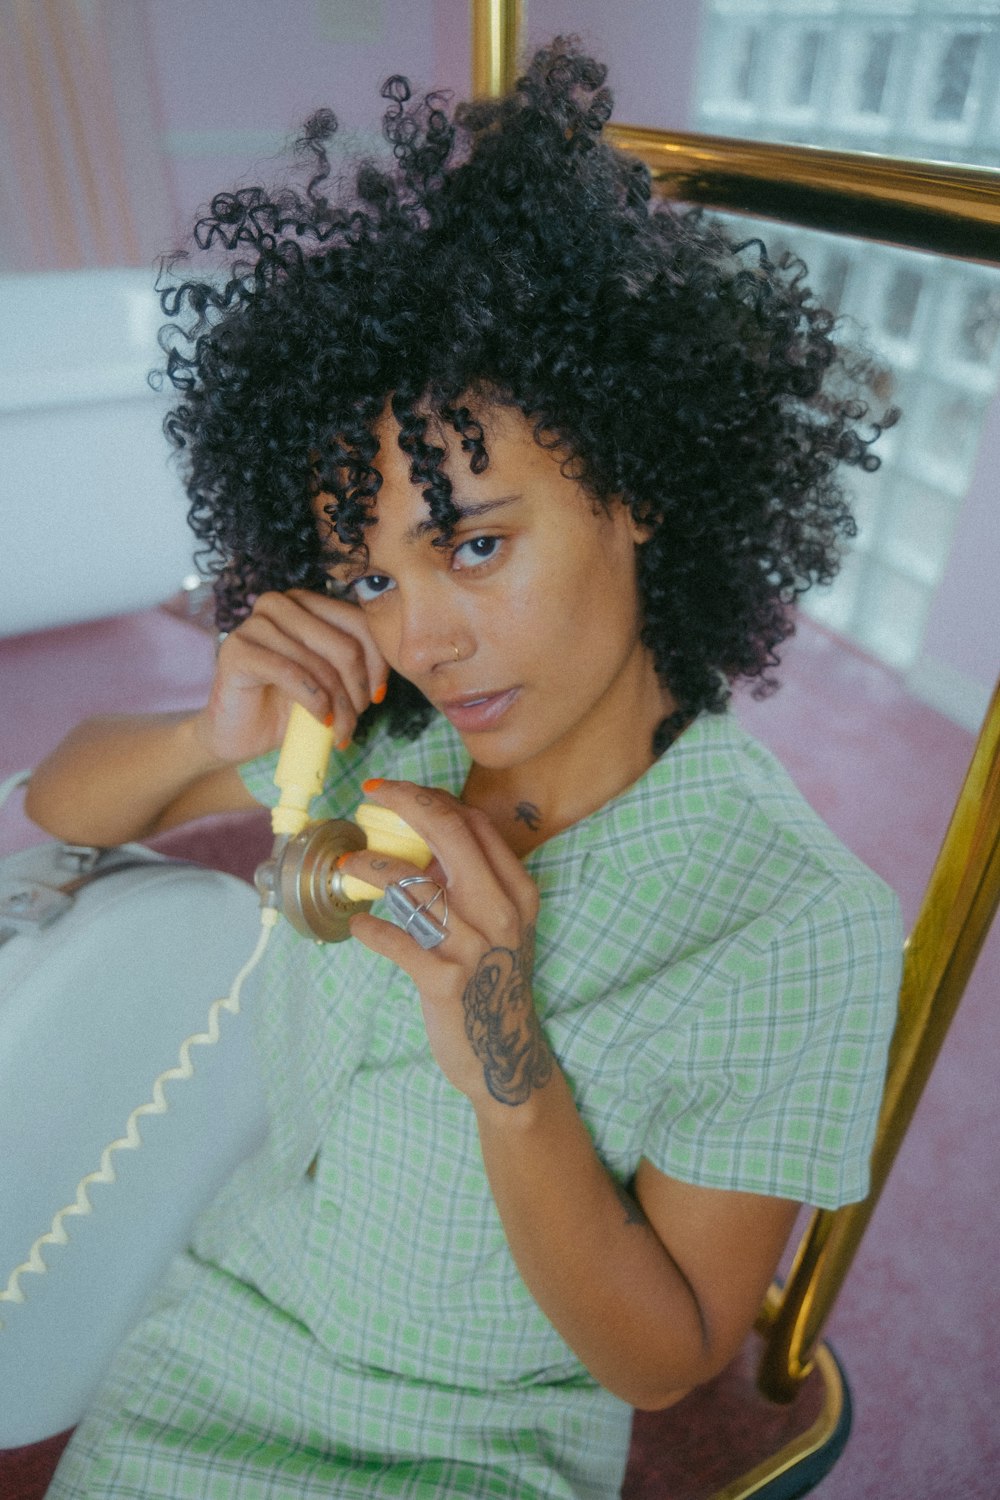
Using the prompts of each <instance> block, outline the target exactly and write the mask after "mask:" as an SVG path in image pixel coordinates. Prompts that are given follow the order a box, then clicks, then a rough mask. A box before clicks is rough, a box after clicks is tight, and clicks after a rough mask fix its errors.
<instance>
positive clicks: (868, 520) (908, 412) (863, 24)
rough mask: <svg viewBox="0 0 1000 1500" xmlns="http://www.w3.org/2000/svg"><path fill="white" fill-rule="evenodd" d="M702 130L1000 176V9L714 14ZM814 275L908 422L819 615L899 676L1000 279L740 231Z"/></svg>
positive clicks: (750, 4) (965, 452)
mask: <svg viewBox="0 0 1000 1500" xmlns="http://www.w3.org/2000/svg"><path fill="white" fill-rule="evenodd" d="M703 35H704V44H703V48H702V58H701V66H700V71H699V80H698V84H697V88H696V118H695V129H699V130H703V131H705V132H707V133H710V134H717V135H735V136H749V137H751V138H754V139H758V140H783V141H797V142H800V143H803V144H809V145H817V146H829V147H834V148H838V147H839V148H843V149H846V150H866V149H867V150H876V151H879V152H882V153H884V154H887V155H902V156H912V157H933V158H937V159H939V160H953V161H965V162H972V163H976V164H980V165H985V166H1000V5H998V4H997V3H996V0H964V3H963V0H704V27H703ZM732 225H733V229H734V232H736V233H737V234H738V235H739V236H740V238H747V237H749V236H751V235H755V234H756V235H759V236H760V238H761V239H762V240H763V241H764V243H765V244H766V245H767V247H768V252H769V254H770V255H771V256H772V257H773V258H777V257H778V256H779V255H780V254H781V252H782V251H783V250H785V249H790V250H792V251H793V252H794V253H796V254H798V255H800V256H801V257H802V259H803V260H805V262H806V263H807V265H808V267H809V281H810V284H811V285H812V287H813V288H814V289H815V291H816V294H817V296H818V297H820V298H821V300H822V301H823V302H824V303H825V304H826V305H827V306H828V307H829V308H831V309H832V310H833V311H835V312H837V313H838V314H839V315H840V316H841V319H842V325H841V326H842V327H843V329H844V336H845V337H847V338H851V339H853V338H856V337H857V336H858V335H859V334H860V335H861V336H862V337H863V339H864V341H865V342H866V343H867V345H868V346H869V347H870V348H871V349H872V352H873V353H874V354H876V355H877V356H879V357H880V358H881V360H882V361H883V362H884V363H885V365H886V367H887V369H888V370H889V371H890V372H891V379H892V383H893V394H892V399H893V400H894V401H896V402H898V404H899V405H900V406H901V407H902V408H903V413H904V415H903V420H902V422H901V423H900V424H899V426H898V427H896V428H895V429H893V430H892V431H891V432H889V433H887V434H886V435H885V436H884V437H883V439H882V440H881V442H880V444H879V450H878V451H879V452H880V455H881V457H882V467H881V469H880V470H879V471H878V473H877V474H876V475H874V476H869V475H854V474H850V475H849V476H848V484H849V486H850V488H851V491H852V498H853V500H854V504H855V511H856V516H857V520H858V537H857V540H856V542H855V543H854V544H852V547H851V549H850V552H849V554H848V556H847V558H846V560H845V563H844V566H843V568H842V571H841V573H840V575H839V577H838V579H837V581H836V583H835V584H834V585H833V587H832V588H829V589H825V590H814V591H813V592H812V593H811V594H810V595H808V596H807V598H806V601H805V607H806V608H807V609H808V611H809V613H810V614H812V615H813V616H814V617H816V618H818V619H821V620H822V621H823V622H824V623H826V624H828V625H829V626H830V627H831V628H832V629H835V630H837V631H839V632H841V633H842V634H844V635H847V636H849V637H850V638H852V639H854V640H856V641H857V642H858V643H859V644H860V645H861V646H862V647H864V648H865V649H866V650H868V651H870V652H872V653H873V654H874V655H876V656H878V657H880V658H881V659H882V660H884V661H886V662H887V663H889V664H890V665H892V666H893V667H896V668H898V669H899V670H901V671H904V672H905V671H906V670H907V669H908V668H910V667H911V666H913V665H914V663H915V662H916V661H917V659H918V657H919V655H920V650H921V646H922V641H923V632H924V627H925V622H926V619H927V615H928V611H929V609H930V604H931V600H932V598H933V595H934V590H935V588H936V587H937V585H938V583H939V581H940V579H941V576H942V573H943V571H944V566H945V562H946V560H947V557H948V552H949V548H950V545H951V540H952V536H953V533H954V530H955V525H956V521H957V518H958V513H959V509H960V507H961V504H962V501H963V499H964V496H965V494H966V491H967V489H968V486H969V481H970V478H971V475H972V469H973V465H974V463H975V457H976V449H977V445H978V440H979V434H980V431H981V427H982V422H983V418H984V415H985V413H986V410H987V408H988V406H989V404H990V403H991V401H992V400H993V398H994V395H995V392H996V390H997V386H998V384H1000V270H995V269H992V268H988V267H982V266H977V265H973V264H964V263H961V262H957V261H952V262H949V261H947V260H943V259H941V258H938V257H935V256H929V255H919V254H916V253H914V252H910V251H903V250H894V249H892V248H890V247H886V246H879V245H874V244H869V243H864V242H861V241H852V240H850V239H846V238H844V237H842V236H832V235H824V234H820V233H817V232H815V231H811V230H803V229H799V228H793V227H792V226H787V225H782V224H775V223H773V222H766V221H761V220H751V219H748V218H746V217H744V216H742V215H740V216H736V215H734V216H732Z"/></svg>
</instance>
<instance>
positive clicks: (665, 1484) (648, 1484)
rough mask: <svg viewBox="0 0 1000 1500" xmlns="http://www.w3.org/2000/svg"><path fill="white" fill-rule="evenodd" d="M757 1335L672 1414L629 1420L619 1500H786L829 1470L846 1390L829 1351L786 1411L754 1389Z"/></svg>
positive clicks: (840, 1442)
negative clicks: (628, 1447) (631, 1422)
mask: <svg viewBox="0 0 1000 1500" xmlns="http://www.w3.org/2000/svg"><path fill="white" fill-rule="evenodd" d="M762 1349H763V1343H762V1340H761V1338H760V1336H759V1334H757V1333H752V1334H750V1335H749V1336H748V1338H747V1339H746V1341H745V1343H744V1345H743V1347H742V1349H741V1350H740V1352H739V1354H738V1355H737V1357H736V1358H735V1359H734V1360H733V1361H732V1363H731V1364H730V1365H728V1366H727V1367H726V1369H725V1370H723V1371H722V1373H721V1374H720V1375H718V1376H716V1378H715V1379H714V1380H710V1381H708V1382H707V1383H706V1384H705V1385H704V1386H701V1387H699V1388H698V1389H697V1390H695V1391H692V1392H691V1393H690V1395H688V1396H685V1398H684V1400H683V1401H679V1402H678V1403H677V1405H676V1406H671V1407H669V1408H668V1409H667V1410H666V1411H660V1412H637V1413H636V1416H635V1422H634V1425H633V1429H632V1447H631V1452H630V1455H629V1463H628V1469H627V1472H626V1475H625V1483H624V1485H623V1487H622V1500H744V1497H746V1500H749V1497H751V1496H752V1497H753V1500H795V1497H796V1496H798V1495H804V1494H807V1493H808V1491H809V1490H811V1489H813V1488H814V1487H815V1486H816V1485H817V1484H818V1483H819V1481H820V1480H821V1479H822V1478H823V1476H824V1475H825V1474H827V1473H828V1472H829V1470H830V1469H831V1468H832V1467H833V1465H834V1463H835V1462H836V1461H837V1458H838V1457H839V1455H840V1453H841V1451H842V1450H843V1447H844V1444H845V1443H846V1441H847V1437H848V1434H849V1432H850V1426H851V1400H850V1392H849V1390H848V1387H847V1382H846V1380H845V1378H844V1374H843V1371H842V1370H841V1367H840V1364H839V1362H838V1361H837V1358H836V1356H835V1354H834V1353H833V1351H832V1349H831V1348H830V1346H829V1344H822V1345H820V1347H819V1349H818V1350H817V1354H816V1362H815V1364H814V1366H813V1369H812V1371H811V1372H810V1374H809V1375H808V1377H807V1378H806V1380H805V1381H804V1382H803V1383H802V1385H801V1386H800V1387H799V1390H798V1392H797V1393H796V1396H795V1399H794V1400H793V1401H791V1402H789V1403H788V1404H787V1405H779V1404H777V1403H776V1402H773V1401H768V1400H767V1399H766V1397H764V1396H763V1395H761V1393H760V1391H759V1390H758V1389H757V1384H756V1375H757V1369H758V1366H759V1364H760V1358H761V1353H762Z"/></svg>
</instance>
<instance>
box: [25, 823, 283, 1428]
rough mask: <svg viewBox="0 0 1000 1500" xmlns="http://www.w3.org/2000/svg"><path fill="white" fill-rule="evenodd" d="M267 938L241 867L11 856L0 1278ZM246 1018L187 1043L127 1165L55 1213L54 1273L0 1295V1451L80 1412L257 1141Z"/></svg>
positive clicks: (103, 855)
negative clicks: (214, 1038)
mask: <svg viewBox="0 0 1000 1500" xmlns="http://www.w3.org/2000/svg"><path fill="white" fill-rule="evenodd" d="M259 933H260V922H259V910H258V900H257V896H256V893H255V891H254V890H253V889H252V887H251V886H249V885H248V884H246V882H244V881H241V880H238V879H236V878H235V877H234V876H231V875H224V874H221V873H219V872H218V871H214V870H207V869H203V868H201V867H198V866H193V865H185V864H182V863H179V862H177V861H172V860H168V859H165V858H163V857H162V856H160V855H157V854H154V853H153V852H152V851H150V850H148V849H145V848H143V847H142V846H141V845H125V846H122V848H120V849H115V850H110V851H102V852H100V853H97V852H96V851H90V852H88V851H83V850H75V849H73V848H67V847H66V846H63V845H59V844H52V843H48V844H42V845H40V846H38V847H37V848H34V849H27V850H24V851H22V852H21V853H18V854H13V855H8V856H7V857H6V858H5V859H2V860H0V1292H3V1291H4V1289H5V1287H6V1288H8V1289H9V1287H10V1282H9V1280H8V1278H9V1276H10V1273H11V1272H12V1271H14V1269H15V1268H16V1267H17V1266H19V1265H20V1264H21V1263H23V1262H25V1261H26V1260H27V1258H28V1253H29V1251H30V1249H31V1247H32V1245H33V1244H34V1242H35V1241H36V1240H37V1238H38V1237H39V1236H40V1235H42V1234H43V1233H45V1232H46V1231H48V1230H49V1227H50V1224H51V1222H52V1219H53V1216H54V1215H55V1214H56V1213H57V1211H58V1210H60V1209H62V1208H63V1207H65V1206H66V1205H67V1204H70V1203H72V1202H73V1201H74V1200H75V1198H76V1192H77V1184H78V1182H79V1181H80V1179H81V1178H82V1177H84V1176H85V1174H87V1173H89V1172H91V1171H93V1170H95V1169H96V1168H97V1167H98V1165H99V1163H100V1161H101V1156H102V1152H103V1151H104V1149H105V1147H106V1146H107V1145H108V1144H109V1143H110V1142H111V1141H113V1140H116V1139H118V1138H120V1137H122V1136H123V1135H124V1134H125V1125H126V1121H127V1120H128V1118H129V1115H130V1113H131V1112H132V1111H133V1110H134V1109H135V1108H136V1106H138V1105H141V1104H143V1103H145V1102H146V1101H147V1100H149V1099H150V1097H151V1093H152V1085H153V1082H154V1080H155V1079H156V1078H157V1077H158V1076H159V1074H161V1073H162V1072H164V1071H165V1070H166V1069H169V1068H171V1067H173V1066H175V1065H176V1064H177V1062H178V1049H179V1046H180V1044H181V1042H182V1041H184V1039H185V1038H187V1037H189V1036H191V1035H192V1034H195V1033H201V1032H203V1031H204V1030H205V1026H206V1020H207V1017H208V1013H209V1008H210V1006H211V1005H212V1002H213V1001H215V1000H216V999H218V998H220V997H222V996H225V995H227V994H228V993H229V990H230V987H231V985H232V983H233V979H234V976H235V975H236V974H237V973H238V972H239V971H240V970H241V968H242V967H243V965H245V963H246V962H247V960H248V959H249V958H250V956H251V954H252V953H253V952H254V949H255V945H256V943H257V940H258V936H259ZM254 977H255V976H252V977H251V979H250V980H249V982H248V984H247V986H246V990H245V992H244V994H243V997H242V1004H241V1008H240V1013H239V1014H238V1015H230V1014H228V1013H227V1012H225V1011H222V1012H219V1022H220V1032H221V1035H220V1040H219V1042H218V1044H217V1045H214V1046H205V1045H198V1046H194V1047H192V1048H191V1049H190V1059H191V1062H192V1063H193V1065H194V1074H193V1077H191V1078H184V1079H179V1080H173V1081H169V1082H167V1083H166V1085H165V1087H164V1097H165V1098H166V1101H167V1105H168V1108H167V1111H166V1113H163V1114H154V1115H147V1116H144V1117H143V1118H142V1119H141V1120H140V1121H139V1122H138V1129H139V1133H140V1135H141V1139H142V1145H141V1147H140V1148H139V1149H138V1150H131V1149H123V1150H118V1151H117V1152H116V1153H115V1154H114V1156H113V1158H112V1160H113V1170H114V1172H115V1173H116V1176H117V1180H116V1181H114V1182H111V1183H105V1182H103V1181H101V1182H98V1183H96V1184H95V1185H93V1186H91V1188H90V1190H89V1201H90V1203H91V1205H92V1212H91V1213H90V1214H88V1215H85V1216H77V1215H71V1216H67V1217H65V1218H64V1219H63V1220H62V1221H61V1222H62V1224H63V1227H64V1229H65V1231H66V1233H67V1235H68V1243H67V1244H65V1245H62V1244H47V1245H45V1246H44V1247H43V1248H42V1250H41V1256H42V1259H43V1261H44V1263H45V1265H46V1266H47V1267H48V1269H47V1270H46V1272H45V1273H44V1274H35V1273H34V1272H30V1271H29V1272H24V1273H22V1274H21V1275H20V1277H19V1279H18V1281H17V1287H18V1289H19V1292H20V1293H23V1295H24V1301H23V1302H18V1301H11V1300H6V1299H4V1300H0V1321H2V1323H3V1325H4V1326H3V1328H2V1329H0V1390H2V1391H3V1393H4V1394H3V1400H2V1402H0V1448H7V1447H17V1446H19V1445H21V1444H25V1443H31V1442H34V1441H36V1440H38V1439H41V1438H44V1437H47V1436H49V1435H51V1434H52V1433H56V1432H60V1431H62V1430H63V1429H65V1428H67V1427H70V1426H72V1425H74V1424H75V1423H76V1422H77V1421H78V1420H79V1418H80V1415H81V1414H82V1412H83V1410H84V1408H85V1406H86V1404H87V1401H88V1398H89V1396H90V1394H91V1392H92V1391H93V1389H94V1387H95V1385H96V1384H97V1382H98V1381H99V1379H100V1377H101V1375H102V1373H103V1371H104V1369H105V1368H106V1366H107V1364H108V1362H109V1360H110V1357H111V1355H112V1352H113V1350H114V1348H115V1346H116V1345H117V1344H118V1343H119V1341H120V1340H121V1338H122V1336H123V1335H124V1334H125V1333H126V1332H127V1330H128V1328H129V1327H130V1326H131V1324H132V1323H133V1322H134V1320H135V1318H136V1316H137V1315H138V1312H139V1310H140V1309H141V1307H142V1304H143V1302H144V1301H145V1299H146V1297H147V1296H148V1294H149V1292H150V1291H151V1289H152V1288H153V1286H154V1285H155V1284H156V1282H157V1281H158V1280H159V1278H160V1277H161V1275H162V1273H163V1271H164V1269H165V1268H166V1266H167V1264H168V1262H169V1260H170V1259H171V1257H172V1256H173V1255H174V1254H175V1253H176V1251H177V1250H178V1249H179V1248H181V1247H182V1246H183V1245H184V1244H185V1242H186V1238H187V1234H188V1231H189V1228H190V1225H191V1223H192V1221H193V1219H194V1217H195V1216H196V1215H197V1213H198V1212H199V1211H200V1209H201V1208H202V1207H203V1206H204V1205H205V1204H206V1203H207V1202H208V1201H209V1200H210V1198H211V1197H212V1196H213V1195H214V1193H215V1192H216V1191H217V1190H218V1188H219V1186H220V1185H221V1183H222V1182H223V1181H224V1180H225V1178H226V1177H227V1176H228V1175H229V1174H230V1173H231V1172H232V1170H233V1168H234V1167H235V1166H236V1164H237V1163H238V1162H239V1161H240V1160H241V1159H242V1158H243V1157H244V1156H246V1155H248V1154H249V1153H250V1152H251V1151H252V1150H253V1149H254V1148H255V1147H256V1146H257V1145H258V1144H259V1142H260V1141H261V1140H262V1139H263V1136H264V1133H265V1130H266V1112H265V1107H264V1100H263V1091H262V1087H261V1081H260V1076H259V1073H258V1069H257V1064H256V1060H255V1057H254V1054H253V1051H252V1048H251V1045H250V1042H249V1036H248V1016H247V1011H248V1009H252V1006H253V996H254V985H253V978H254Z"/></svg>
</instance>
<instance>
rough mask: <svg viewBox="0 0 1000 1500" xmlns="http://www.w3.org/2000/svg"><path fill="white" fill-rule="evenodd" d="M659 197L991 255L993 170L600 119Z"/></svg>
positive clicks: (998, 253) (998, 241)
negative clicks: (638, 162)
mask: <svg viewBox="0 0 1000 1500" xmlns="http://www.w3.org/2000/svg"><path fill="white" fill-rule="evenodd" d="M606 134H607V137H608V139H609V141H610V142H611V143H612V144H613V145H615V146H617V147H618V148H619V149H620V150H622V151H628V152H630V153H631V154H632V155H634V156H639V157H641V158H642V160H643V161H644V162H645V163H646V165H647V166H648V167H649V168H650V170H651V172H652V174H653V180H654V182H655V183H656V186H657V190H658V191H659V192H661V193H663V194H664V196H666V197H670V198H676V199H679V200H681V201H683V202H687V203H702V204H705V205H707V206H708V207H711V208H716V209H724V210H726V211H728V212H733V213H744V214H755V215H759V216H760V217H762V218H772V219H780V220H782V221H783V222H787V223H795V224H801V225H804V226H806V227H808V228H812V229H825V230H829V231H831V232H835V233H840V234H849V235H855V236H858V237H860V238H862V239H875V240H883V241H887V242H889V243H892V244H896V245H902V246H905V247H907V248H908V249H912V250H923V251H931V252H934V253H937V254H943V255H952V256H957V257H960V258H963V259H966V260H984V261H989V262H992V263H993V264H1000V170H997V169H996V168H993V167H965V166H957V165H954V164H953V163H951V162H934V161H909V160H906V159H904V158H902V157H899V158H897V157H891V156H876V155H874V154H872V153H870V152H867V151H827V150H825V149H820V148H819V147H816V146H790V145H778V144H774V143H773V142H768V141H748V140H738V139H734V138H729V137H727V136H711V135H692V134H690V133H683V132H677V131H663V130H652V129H648V128H646V127H645V126H637V125H609V126H608V127H607V131H606Z"/></svg>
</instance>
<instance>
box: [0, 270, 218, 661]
mask: <svg viewBox="0 0 1000 1500" xmlns="http://www.w3.org/2000/svg"><path fill="white" fill-rule="evenodd" d="M153 280H154V274H153V272H152V270H149V271H135V270H126V269H122V270H110V271H63V272H54V273H45V274H40V275H25V276H0V636H5V635H16V634H20V633H21V632H24V631H29V630H40V629H44V628H46V627H47V626H53V625H66V624H71V623H73V622H75V621H79V620H91V619H96V618H99V617H101V616H103V615H113V614H122V613H125V612H126V611H128V610H133V609H142V608H146V607H148V606H150V605H152V604H157V603H160V602H161V601H162V600H164V599H167V598H169V597H170V596H171V595H173V594H175V593H176V592H177V590H178V589H179V588H180V586H181V583H182V580H183V579H184V578H185V576H188V575H190V574H191V572H192V553H193V548H194V541H193V538H192V536H191V533H190V532H189V530H188V527H187V523H186V520H185V512H186V501H185V497H184V493H183V489H182V486H181V483H180V480H179V478H178V476H177V473H176V472H175V469H174V467H173V462H172V460H171V457H170V454H171V450H170V448H169V446H168V444H167V441H166V439H165V438H164V436H163V433H162V431H161V426H160V424H161V422H162V418H163V414H164V411H165V409H166V406H167V404H168V403H167V398H166V397H164V396H158V395H157V394H156V393H155V392H154V391H152V390H151V389H150V388H149V386H148V384H147V382H146V376H147V374H148V372H149V370H150V369H151V368H153V367H154V366H155V365H157V364H158V363H159V362H160V353H159V350H158V348H157V344H156V333H157V330H158V328H159V325H160V323H161V322H162V321H163V320H162V319H161V316H160V311H159V305H158V303H157V299H156V295H155V293H154V291H153Z"/></svg>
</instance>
